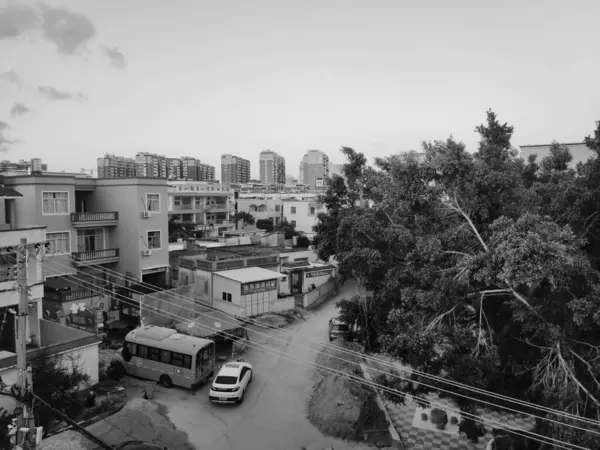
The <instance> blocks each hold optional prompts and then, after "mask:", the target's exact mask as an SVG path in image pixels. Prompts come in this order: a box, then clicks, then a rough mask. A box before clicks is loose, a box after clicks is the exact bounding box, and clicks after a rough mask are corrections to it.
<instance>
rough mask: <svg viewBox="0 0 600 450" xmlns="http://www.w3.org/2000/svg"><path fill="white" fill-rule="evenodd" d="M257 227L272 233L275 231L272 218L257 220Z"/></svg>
mask: <svg viewBox="0 0 600 450" xmlns="http://www.w3.org/2000/svg"><path fill="white" fill-rule="evenodd" d="M256 228H258V229H259V230H265V231H266V232H267V233H270V232H271V231H273V221H272V220H271V219H259V220H257V221H256Z"/></svg>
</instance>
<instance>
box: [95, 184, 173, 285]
mask: <svg viewBox="0 0 600 450" xmlns="http://www.w3.org/2000/svg"><path fill="white" fill-rule="evenodd" d="M146 194H159V195H160V212H158V213H153V212H151V213H150V218H148V219H144V218H142V214H143V212H144V211H146V207H145V202H146ZM93 198H94V200H93V202H94V204H93V208H94V210H98V211H118V213H119V224H118V226H117V230H116V233H115V239H114V243H115V246H116V247H118V248H119V249H120V261H119V263H118V264H117V271H119V272H121V273H126V272H131V273H132V274H133V276H134V277H136V278H139V279H141V276H142V270H143V269H150V268H155V267H168V266H169V229H168V212H167V199H168V195H167V184H166V180H158V179H135V178H133V179H124V180H121V179H117V180H98V186H97V187H96V192H95V194H94V196H93ZM155 230H159V231H160V232H161V248H160V249H153V250H152V255H151V256H147V257H145V256H142V250H145V249H146V248H147V245H146V244H147V233H148V231H155Z"/></svg>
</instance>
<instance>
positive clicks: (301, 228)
mask: <svg viewBox="0 0 600 450" xmlns="http://www.w3.org/2000/svg"><path fill="white" fill-rule="evenodd" d="M323 212H326V210H325V207H324V206H323V205H322V204H321V203H319V202H318V198H317V196H316V195H312V196H311V195H302V196H288V197H287V198H284V199H283V219H284V220H285V221H287V222H289V223H291V224H292V225H293V226H294V228H295V230H296V231H298V232H300V233H304V234H306V236H308V237H309V238H310V237H312V236H314V234H315V228H314V227H315V226H316V225H317V224H318V221H319V219H318V217H317V216H318V214H319V213H323Z"/></svg>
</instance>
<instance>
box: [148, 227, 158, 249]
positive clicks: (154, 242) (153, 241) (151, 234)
mask: <svg viewBox="0 0 600 450" xmlns="http://www.w3.org/2000/svg"><path fill="white" fill-rule="evenodd" d="M148 248H149V249H150V250H153V249H154V250H158V249H160V230H157V231H148Z"/></svg>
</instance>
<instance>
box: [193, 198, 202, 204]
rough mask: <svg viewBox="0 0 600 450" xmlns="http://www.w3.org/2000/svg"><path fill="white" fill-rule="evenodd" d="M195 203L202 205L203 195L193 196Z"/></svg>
mask: <svg viewBox="0 0 600 450" xmlns="http://www.w3.org/2000/svg"><path fill="white" fill-rule="evenodd" d="M194 202H195V203H196V205H204V197H194Z"/></svg>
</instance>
